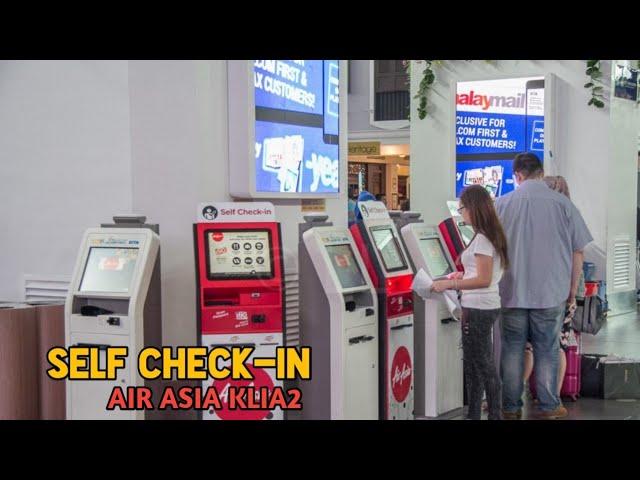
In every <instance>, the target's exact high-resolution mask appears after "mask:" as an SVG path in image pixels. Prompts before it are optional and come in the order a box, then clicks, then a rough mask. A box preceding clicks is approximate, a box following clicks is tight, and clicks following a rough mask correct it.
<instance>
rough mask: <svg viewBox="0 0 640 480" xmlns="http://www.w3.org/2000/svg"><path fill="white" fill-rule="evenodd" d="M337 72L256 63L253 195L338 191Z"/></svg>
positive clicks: (316, 65) (322, 65)
mask: <svg viewBox="0 0 640 480" xmlns="http://www.w3.org/2000/svg"><path fill="white" fill-rule="evenodd" d="M339 70H340V67H339V61H338V60H254V65H253V76H254V90H255V119H256V123H255V165H256V179H255V180H256V182H255V186H256V192H260V193H274V194H278V193H289V194H291V193H294V194H295V193H298V194H322V193H339V191H340V184H339V172H340V168H339V146H338V136H339V119H340V116H339V103H340V101H339V93H340V92H339V81H340V72H339ZM276 196H277V195H276Z"/></svg>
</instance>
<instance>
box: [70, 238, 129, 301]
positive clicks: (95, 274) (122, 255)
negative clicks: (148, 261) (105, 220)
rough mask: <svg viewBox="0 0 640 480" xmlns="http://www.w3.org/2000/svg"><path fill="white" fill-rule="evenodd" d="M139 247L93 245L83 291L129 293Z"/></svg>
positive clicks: (86, 266) (85, 270)
mask: <svg viewBox="0 0 640 480" xmlns="http://www.w3.org/2000/svg"><path fill="white" fill-rule="evenodd" d="M138 251H139V250H138V249H137V248H112V247H91V248H90V249H89V255H88V256H87V263H86V264H85V267H84V273H83V274H82V281H81V282H80V291H81V292H103V293H127V292H129V288H130V287H131V279H132V278H133V273H134V272H135V268H136V262H137V260H138Z"/></svg>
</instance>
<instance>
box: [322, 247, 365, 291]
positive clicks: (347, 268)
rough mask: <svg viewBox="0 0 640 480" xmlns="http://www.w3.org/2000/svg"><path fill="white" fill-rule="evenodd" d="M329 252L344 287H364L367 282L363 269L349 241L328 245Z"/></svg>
mask: <svg viewBox="0 0 640 480" xmlns="http://www.w3.org/2000/svg"><path fill="white" fill-rule="evenodd" d="M326 249H327V253H328V254H329V258H330V259H331V265H333V269H334V270H335V272H336V275H338V279H339V280H340V284H341V285H342V288H345V289H346V288H355V287H362V286H364V285H366V284H367V282H366V281H365V279H364V276H363V275H362V271H361V270H360V267H359V266H358V263H357V262H356V259H355V257H354V256H353V250H351V245H349V244H348V243H346V244H343V245H327V246H326Z"/></svg>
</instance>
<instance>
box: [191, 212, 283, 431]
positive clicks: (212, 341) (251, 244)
mask: <svg viewBox="0 0 640 480" xmlns="http://www.w3.org/2000/svg"><path fill="white" fill-rule="evenodd" d="M193 231H194V241H195V254H196V281H197V314H198V340H199V344H200V345H202V346H206V347H208V348H209V349H211V348H215V347H232V346H251V347H254V348H255V350H254V351H253V353H252V355H251V357H250V358H249V360H248V362H247V368H248V369H249V370H250V371H251V372H252V374H253V376H254V379H253V380H232V379H230V378H229V379H226V380H216V381H213V380H212V379H208V380H206V381H205V382H204V383H203V388H207V387H210V386H213V387H214V388H215V389H216V390H217V392H218V395H219V397H220V400H221V403H222V405H223V407H222V409H220V410H214V409H211V410H208V411H206V412H204V413H203V414H202V418H203V419H205V420H235V419H238V420H239V419H242V420H263V419H266V420H282V419H283V418H284V415H283V411H282V410H281V409H275V410H273V411H270V410H239V409H229V408H228V398H227V394H226V392H228V390H229V386H231V385H233V386H248V385H250V384H252V385H253V386H254V387H256V391H259V390H260V387H267V389H268V390H269V391H272V389H273V388H274V387H275V386H278V387H281V386H282V381H281V380H277V379H276V371H275V367H274V368H258V367H255V366H254V365H253V363H252V362H251V360H252V359H253V358H275V357H276V348H277V347H281V346H283V345H284V327H285V322H284V306H285V304H284V267H283V255H282V236H281V233H280V224H279V223H277V222H276V221H275V210H274V208H273V205H272V204H271V203H268V202H236V203H206V204H201V205H200V206H199V208H198V223H196V224H195V225H194V227H193Z"/></svg>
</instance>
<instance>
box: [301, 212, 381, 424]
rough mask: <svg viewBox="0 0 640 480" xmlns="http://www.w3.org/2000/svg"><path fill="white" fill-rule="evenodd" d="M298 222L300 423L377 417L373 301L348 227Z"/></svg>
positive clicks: (319, 220)
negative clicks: (305, 368)
mask: <svg viewBox="0 0 640 480" xmlns="http://www.w3.org/2000/svg"><path fill="white" fill-rule="evenodd" d="M326 218H327V217H326V216H320V217H313V216H308V217H305V220H306V221H307V223H305V224H301V225H300V238H301V241H300V245H299V249H298V258H299V272H300V312H301V320H300V345H304V346H309V347H311V349H312V350H311V351H312V362H311V369H312V370H311V379H310V380H303V381H301V382H300V387H301V390H302V402H303V410H302V412H301V414H302V418H303V419H307V420H318V419H322V420H326V419H331V420H375V419H377V418H378V325H377V322H378V315H377V313H378V312H377V309H378V302H377V299H376V294H375V290H374V287H373V285H372V283H371V279H370V278H369V275H368V273H367V269H366V267H365V265H364V263H363V261H362V258H361V256H360V254H359V253H358V249H357V247H356V245H355V243H354V241H353V238H352V236H351V234H350V232H349V230H348V229H347V228H340V227H334V226H332V224H331V223H328V222H325V221H324V220H326Z"/></svg>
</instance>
